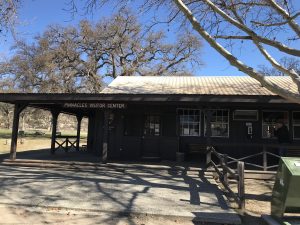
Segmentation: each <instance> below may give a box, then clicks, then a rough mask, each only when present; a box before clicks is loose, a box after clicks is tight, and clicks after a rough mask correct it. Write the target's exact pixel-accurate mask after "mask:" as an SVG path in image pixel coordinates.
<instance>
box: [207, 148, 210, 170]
mask: <svg viewBox="0 0 300 225" xmlns="http://www.w3.org/2000/svg"><path fill="white" fill-rule="evenodd" d="M210 163H211V146H207V147H206V167H209V166H210Z"/></svg>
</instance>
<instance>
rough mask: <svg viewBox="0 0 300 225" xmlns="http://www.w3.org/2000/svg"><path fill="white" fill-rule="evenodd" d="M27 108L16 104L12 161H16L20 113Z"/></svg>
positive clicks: (11, 151) (12, 138)
mask: <svg viewBox="0 0 300 225" xmlns="http://www.w3.org/2000/svg"><path fill="white" fill-rule="evenodd" d="M25 107H26V105H21V104H15V108H14V118H13V126H12V134H11V145H10V159H11V160H15V159H16V154H17V143H18V130H19V120H20V113H21V112H22V110H23V109H25Z"/></svg>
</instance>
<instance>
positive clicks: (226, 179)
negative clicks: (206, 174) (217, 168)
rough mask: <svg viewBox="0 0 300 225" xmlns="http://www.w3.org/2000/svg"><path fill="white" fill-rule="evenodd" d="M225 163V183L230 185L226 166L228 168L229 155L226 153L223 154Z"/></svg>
mask: <svg viewBox="0 0 300 225" xmlns="http://www.w3.org/2000/svg"><path fill="white" fill-rule="evenodd" d="M223 163H224V167H223V176H224V183H225V184H226V185H227V186H228V173H227V170H226V169H224V168H228V165H227V163H228V156H227V155H226V154H225V155H223Z"/></svg>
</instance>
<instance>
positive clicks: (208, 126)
mask: <svg viewBox="0 0 300 225" xmlns="http://www.w3.org/2000/svg"><path fill="white" fill-rule="evenodd" d="M204 114H205V118H206V119H205V122H206V123H205V125H206V134H205V135H206V143H207V146H211V117H212V112H211V110H205V111H204Z"/></svg>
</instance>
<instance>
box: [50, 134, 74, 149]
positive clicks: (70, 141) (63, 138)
mask: <svg viewBox="0 0 300 225" xmlns="http://www.w3.org/2000/svg"><path fill="white" fill-rule="evenodd" d="M55 143H56V144H57V147H55V150H54V151H56V150H58V149H59V148H62V149H63V150H64V151H65V152H68V151H69V150H70V149H71V148H72V147H73V148H74V149H76V150H77V148H76V143H77V136H68V135H57V136H56V137H55Z"/></svg>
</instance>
